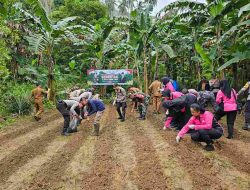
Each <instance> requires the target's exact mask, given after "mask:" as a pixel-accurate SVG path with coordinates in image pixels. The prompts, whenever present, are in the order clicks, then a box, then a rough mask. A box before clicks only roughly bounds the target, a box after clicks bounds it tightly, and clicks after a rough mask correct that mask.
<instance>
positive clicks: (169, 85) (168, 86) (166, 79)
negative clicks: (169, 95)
mask: <svg viewBox="0 0 250 190" xmlns="http://www.w3.org/2000/svg"><path fill="white" fill-rule="evenodd" d="M162 83H163V85H164V91H166V90H170V91H171V92H175V89H174V86H173V84H172V83H171V80H170V78H169V77H164V78H163V79H162Z"/></svg>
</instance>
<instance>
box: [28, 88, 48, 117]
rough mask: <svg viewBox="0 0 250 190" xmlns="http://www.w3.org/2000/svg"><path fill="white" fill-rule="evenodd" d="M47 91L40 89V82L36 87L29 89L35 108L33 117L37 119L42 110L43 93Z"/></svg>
mask: <svg viewBox="0 0 250 190" xmlns="http://www.w3.org/2000/svg"><path fill="white" fill-rule="evenodd" d="M47 93H48V92H47V91H45V90H44V89H42V86H41V85H40V84H37V87H36V88H35V89H33V90H32V91H31V94H32V97H34V104H35V109H36V114H35V116H34V118H35V120H37V121H39V120H40V119H41V114H42V113H43V112H44V109H43V95H44V94H47Z"/></svg>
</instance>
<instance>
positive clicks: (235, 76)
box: [233, 63, 239, 90]
mask: <svg viewBox="0 0 250 190" xmlns="http://www.w3.org/2000/svg"><path fill="white" fill-rule="evenodd" d="M237 74H238V73H237V63H234V64H233V87H234V88H235V89H237V90H238V89H239V88H238V87H239V81H238V75H237Z"/></svg>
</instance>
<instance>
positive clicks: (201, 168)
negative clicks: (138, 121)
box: [148, 114, 222, 189]
mask: <svg viewBox="0 0 250 190" xmlns="http://www.w3.org/2000/svg"><path fill="white" fill-rule="evenodd" d="M161 117H163V115H161V116H155V117H154V116H152V115H151V114H150V116H149V117H148V119H149V121H150V122H151V123H152V126H155V129H156V130H157V131H158V132H159V134H160V135H161V136H162V137H163V138H164V139H165V140H166V141H167V142H168V144H169V145H170V147H173V148H172V152H173V155H172V156H174V157H175V158H176V159H178V161H179V163H180V165H181V166H182V167H183V168H184V169H185V170H186V172H188V174H189V175H190V177H191V179H192V181H193V187H194V189H221V188H222V186H221V183H222V181H221V180H220V179H219V178H218V177H216V175H217V173H218V171H215V170H213V169H211V168H212V166H213V163H211V162H210V161H209V159H208V158H206V157H204V156H203V155H202V154H201V153H200V152H199V149H200V147H198V146H197V145H195V144H194V143H191V142H188V140H187V138H185V139H184V140H183V141H182V142H181V143H180V144H179V145H177V144H176V142H175V137H176V135H177V133H176V132H173V131H163V130H161V129H160V128H159V126H162V123H161V122H162V118H161Z"/></svg>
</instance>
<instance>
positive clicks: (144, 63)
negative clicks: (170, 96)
mask: <svg viewBox="0 0 250 190" xmlns="http://www.w3.org/2000/svg"><path fill="white" fill-rule="evenodd" d="M143 65H144V73H143V75H144V77H143V78H144V92H145V93H146V94H148V76H147V73H148V72H147V56H146V47H145V45H144V48H143Z"/></svg>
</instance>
